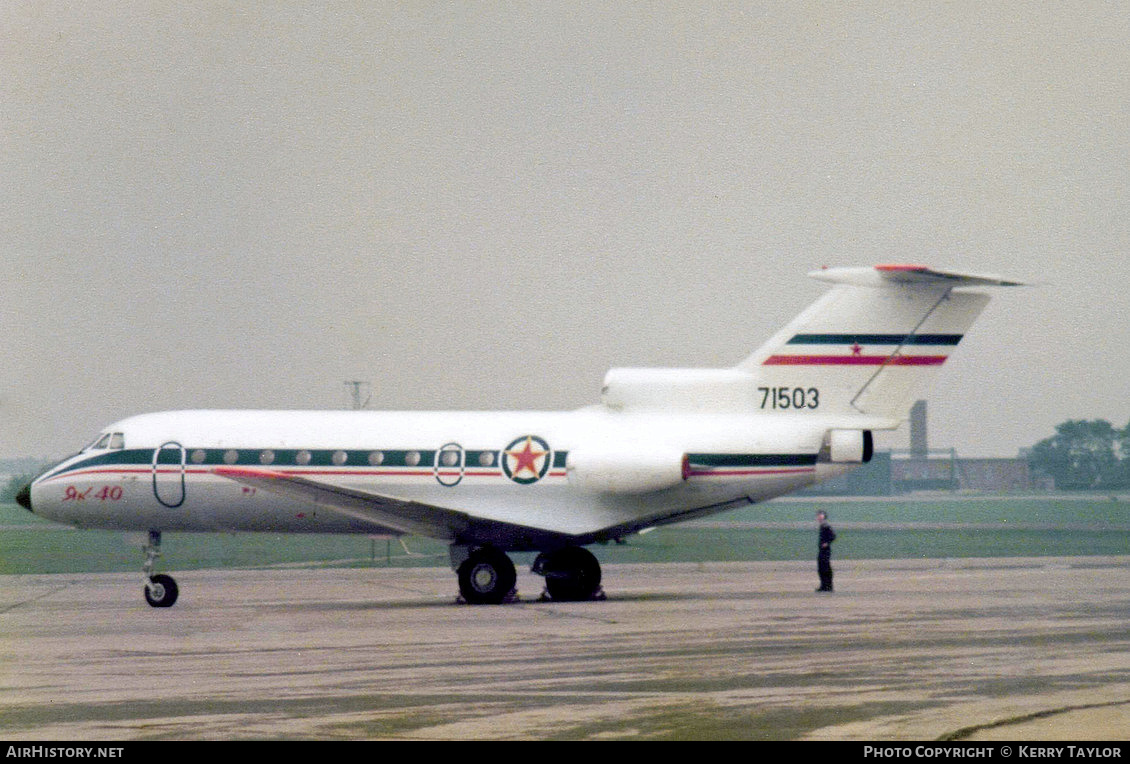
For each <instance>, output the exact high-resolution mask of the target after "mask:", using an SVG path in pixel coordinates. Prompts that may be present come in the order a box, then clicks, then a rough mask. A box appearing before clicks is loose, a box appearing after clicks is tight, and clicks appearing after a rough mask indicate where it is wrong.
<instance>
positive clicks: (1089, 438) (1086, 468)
mask: <svg viewBox="0 0 1130 764" xmlns="http://www.w3.org/2000/svg"><path fill="white" fill-rule="evenodd" d="M1028 467H1029V469H1031V470H1033V471H1038V472H1043V473H1044V474H1046V475H1050V476H1051V477H1052V479H1053V480H1055V487H1056V488H1058V489H1060V490H1068V491H1078V490H1114V489H1123V488H1130V424H1127V425H1126V427H1123V428H1122V429H1118V428H1117V427H1115V426H1114V425H1112V424H1111V423H1110V422H1108V421H1106V420H1105V419H1086V420H1085V419H1071V420H1068V421H1066V422H1063V423H1062V424H1058V425H1056V427H1055V435H1053V436H1051V437H1050V438H1045V439H1044V440H1041V441H1040V442H1039V443H1037V444H1036V445H1035V446H1033V447H1032V449H1031V451H1030V452H1029V453H1028Z"/></svg>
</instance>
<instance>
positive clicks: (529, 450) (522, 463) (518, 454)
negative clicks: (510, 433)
mask: <svg viewBox="0 0 1130 764" xmlns="http://www.w3.org/2000/svg"><path fill="white" fill-rule="evenodd" d="M546 453H547V452H545V451H535V450H534V443H533V440H532V439H530V438H526V445H525V447H524V448H522V450H521V451H507V452H506V455H507V456H509V457H511V458H513V459H516V460H517V464H515V465H514V468H513V470H512V471H513V473H514V474H515V475H517V474H518V473H520V472H521V471H522V470H529V471H530V472H532V473H533V474H534V475H537V474H538V468H537V461H538V459H541V458H542V457H543V456H545V455H546Z"/></svg>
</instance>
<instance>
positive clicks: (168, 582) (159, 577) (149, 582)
mask: <svg viewBox="0 0 1130 764" xmlns="http://www.w3.org/2000/svg"><path fill="white" fill-rule="evenodd" d="M160 556H161V531H149V543H147V544H146V545H145V565H144V566H142V569H141V575H142V578H144V580H145V601H146V602H148V603H149V604H150V606H152V607H172V606H173V603H175V602H176V601H177V595H178V594H179V593H180V592H179V590H178V589H177V582H176V581H174V580H173V577H172V576H167V575H165V574H164V573H158V574H156V575H154V574H153V566H154V564H155V563H156V562H157V558H158V557H160Z"/></svg>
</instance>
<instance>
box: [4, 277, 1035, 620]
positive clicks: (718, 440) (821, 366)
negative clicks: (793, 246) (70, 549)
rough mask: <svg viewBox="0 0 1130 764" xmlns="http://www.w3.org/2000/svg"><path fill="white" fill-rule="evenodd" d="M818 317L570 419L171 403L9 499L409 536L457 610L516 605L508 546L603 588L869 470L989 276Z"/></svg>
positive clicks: (927, 281) (929, 286) (915, 282)
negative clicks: (639, 565)
mask: <svg viewBox="0 0 1130 764" xmlns="http://www.w3.org/2000/svg"><path fill="white" fill-rule="evenodd" d="M809 276H812V277H813V278H816V279H819V280H822V281H824V282H829V283H830V284H832V286H831V288H830V289H829V290H827V291H826V292H825V293H824V295H823V296H821V297H820V298H819V299H818V300H817V301H816V302H815V303H813V304H812V305H811V306H810V307H808V308H807V309H806V310H804V311H803V312H802V313H801V314H800V315H799V316H797V317H796V318H795V319H793V320H792V321H791V322H790V323H788V324H787V325H786V326H785V327H784V328H783V329H781V330H780V331H779V332H777V333H776V334H775V335H773V336H772V337H771V338H770V339H769V340H768V341H767V342H766V343H765V344H764V345H763V346H762V347H761V348H760V349H758V350H757V351H755V352H754V353H753V354H752V355H750V356H749V357H748V358H746V359H745V360H744V361H742V362H741V363H739V364H737V365H736V366H733V367H730V368H714V369H678V368H675V369H664V368H659V369H641V368H614V369H612V370H611V371H609V372H608V373H607V375H606V376H605V378H604V384H603V389H602V391H601V401H600V403H598V404H595V405H592V406H589V407H585V408H581V409H577V410H574V411H556V412H554V411H501V412H485V411H469V412H457V411H426V412H421V411H398V412H397V411H394V412H379V411H365V410H360V411H357V410H352V411H251V410H247V411H244V410H232V411H222V410H220V411H212V410H201V411H169V412H162V413H152V414H142V415H140V416H134V417H131V418H128V419H124V420H122V421H119V422H116V423H114V424H111V425H110V426H108V427H107V428H106V429H105V430H103V431H102V432H101V433H100V434H99V436H98V437H97V438H96V439H95V441H94V442H93V443H91V444H90V445H89V446H87V447H86V448H84V449H83V450H82V451H81V452H80V453H78V454H76V455H74V456H71V457H69V458H67V459H65V460H63V461H62V462H60V463H59V464H57V465H55V466H53V467H51V468H49V469H47V470H46V471H45V472H43V473H42V474H40V475H39V476H37V477H36V478H35V479H34V480H33V481H31V482H30V483H29V484H28V485H27V486H25V487H24V488H23V489H22V490H21V491H20V493H19V495H18V497H17V500H18V502H19V504H20V505H22V506H23V507H24V508H25V509H27V510H29V511H32V512H34V513H35V514H37V515H41V516H43V517H46V518H50V519H51V520H54V521H57V522H60V523H66V524H69V525H72V526H75V527H77V528H103V529H118V530H137V531H145V532H148V542H147V544H146V545H145V563H144V565H143V570H142V575H143V579H144V595H145V599H146V601H147V602H148V603H149V604H150V605H152V606H153V607H157V608H162V607H170V606H172V605H173V604H174V603H175V602H176V600H177V597H178V591H179V590H178V587H177V584H176V581H175V580H174V579H173V578H172V577H171V576H169V575H167V574H164V573H155V572H154V571H155V566H156V560H157V558H158V557H159V556H160V543H161V535H162V533H165V532H193V531H195V532H205V531H207V532H215V531H229V532H234V531H269V532H276V533H279V532H285V533H361V534H385V535H392V536H402V535H406V534H417V535H422V536H427V537H431V538H435V539H440V540H442V541H444V542H447V543H448V545H449V550H450V555H449V556H450V562H451V568H452V570H453V571H454V572H455V573H456V575H457V578H458V586H459V593H460V597H461V598H462V600H463V601H465V602H467V603H471V604H498V603H502V602H506V601H511V600H513V599H514V598H515V592H514V589H515V584H516V580H517V576H516V571H515V567H514V564H513V562H512V561H511V559H510V557H509V556H508V553H509V552H536V553H537V557H536V559H535V561H534V563H533V566H532V571H533V572H534V573H537V574H539V575H542V576H544V577H545V590H546V591H545V593H544V595H545V596H548V597H549V598H550V599H551V600H554V601H582V600H592V599H600V598H602V597H603V596H604V593H603V588H602V586H601V568H600V564H599V562H598V561H597V558H596V557H595V556H594V555H593V554H592V552H590V551H589V550H588V549H586V547H587V546H589V545H591V544H595V543H598V542H607V541H610V540H620V539H623V538H624V537H626V536H629V535H631V534H635V533H640V532H644V531H647V530H649V529H653V528H656V527H659V526H662V525H666V524H670V523H677V522H680V521H684V520H690V519H693V518H699V517H704V516H707V515H711V514H714V513H718V512H723V511H725V510H729V509H733V508H736V507H741V506H747V505H749V504H754V503H758V502H764V501H766V500H768V499H772V498H774V497H778V496H782V495H784V494H788V493H791V492H793V491H796V490H799V489H802V488H805V487H806V486H810V485H813V484H814V483H817V482H820V481H822V480H826V479H828V478H831V477H835V476H837V475H841V474H843V473H845V472H847V471H848V470H851V469H854V468H856V467H858V466H860V465H861V464H865V463H867V462H868V461H869V460H870V459H871V455H872V451H873V449H874V440H873V432H875V431H883V430H893V429H896V428H897V427H898V426H899V425H900V424H901V423H902V422H903V421H905V419H906V418H907V416H908V412H909V410H910V407H911V405H912V404H913V402H914V401H915V400H916V399H917V398H918V397H921V395H922V393H923V391H924V387H925V385H926V383H927V382H928V381H929V380H930V379H931V378H932V377H933V375H934V373H935V372H937V371H938V370H939V369H940V367H941V366H942V365H943V364H944V363H945V361H946V360H947V358H948V357H949V356H950V354H951V353H952V352H953V351H954V349H955V348H956V347H957V345H958V343H959V342H960V341H961V339H962V338H963V336H964V335H965V332H966V331H967V330H968V329H969V327H970V326H971V325H972V323H973V321H974V320H975V319H976V317H977V316H978V314H980V313H981V311H982V310H983V309H984V307H985V306H986V305H987V303H988V301H989V295H988V294H987V293H986V291H985V290H984V289H981V288H982V287H998V286H1020V285H1021V284H1020V283H1019V282H1013V281H1005V280H1003V279H1001V278H999V277H997V276H988V275H975V274H965V273H958V272H951V271H944V270H934V269H931V268H928V267H926V266H921V265H878V266H874V267H841V268H825V269H822V270H817V271H814V272H812V273H810V274H809Z"/></svg>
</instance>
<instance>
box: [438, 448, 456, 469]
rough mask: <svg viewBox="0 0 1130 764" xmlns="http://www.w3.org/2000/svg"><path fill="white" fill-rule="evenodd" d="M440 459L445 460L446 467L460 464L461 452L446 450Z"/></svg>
mask: <svg viewBox="0 0 1130 764" xmlns="http://www.w3.org/2000/svg"><path fill="white" fill-rule="evenodd" d="M440 461H441V462H443V466H444V467H454V466H455V465H457V464H459V452H458V451H444V452H443V456H441V457H440Z"/></svg>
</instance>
